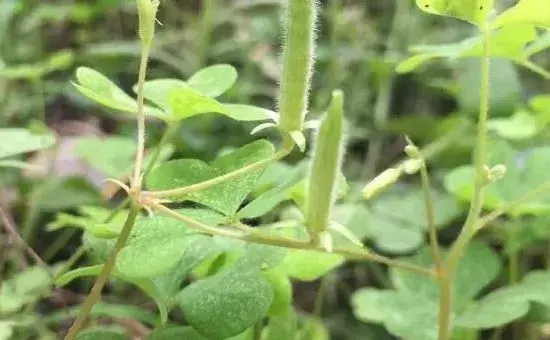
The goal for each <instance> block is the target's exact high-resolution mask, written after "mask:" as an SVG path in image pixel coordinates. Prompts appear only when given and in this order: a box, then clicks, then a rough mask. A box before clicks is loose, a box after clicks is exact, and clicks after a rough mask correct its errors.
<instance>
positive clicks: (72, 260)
mask: <svg viewBox="0 0 550 340" xmlns="http://www.w3.org/2000/svg"><path fill="white" fill-rule="evenodd" d="M84 254H86V247H85V246H84V245H81V246H80V247H78V249H77V250H76V251H75V252H74V253H73V254H72V255H71V257H69V259H68V260H67V262H66V263H65V264H64V265H63V268H61V270H59V272H58V273H57V275H56V276H57V277H59V276H61V275H63V274H65V273H66V272H67V271H69V269H71V267H72V266H73V265H74V264H75V263H76V261H78V260H79V259H80V258H81V257H82V256H84Z"/></svg>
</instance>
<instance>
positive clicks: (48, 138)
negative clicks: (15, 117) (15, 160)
mask: <svg viewBox="0 0 550 340" xmlns="http://www.w3.org/2000/svg"><path fill="white" fill-rule="evenodd" d="M0 141H1V142H0V159H2V158H6V157H10V156H15V155H19V154H24V153H27V152H31V151H37V150H42V149H47V148H49V147H51V146H53V145H54V144H55V136H54V135H53V134H35V133H32V132H31V131H29V130H26V129H18V128H5V129H0Z"/></svg>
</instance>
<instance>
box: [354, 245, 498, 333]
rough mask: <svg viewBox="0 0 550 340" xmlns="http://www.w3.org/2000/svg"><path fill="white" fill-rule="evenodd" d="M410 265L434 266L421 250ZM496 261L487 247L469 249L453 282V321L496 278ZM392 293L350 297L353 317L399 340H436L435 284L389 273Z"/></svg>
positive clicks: (371, 290) (369, 290)
mask: <svg viewBox="0 0 550 340" xmlns="http://www.w3.org/2000/svg"><path fill="white" fill-rule="evenodd" d="M410 261H411V262H413V263H415V264H417V265H421V266H423V267H431V266H433V258H432V255H431V252H430V250H429V248H427V247H426V248H423V249H422V250H421V251H420V252H419V253H418V254H417V255H415V256H413V257H411V258H410ZM499 271H500V260H499V257H498V256H497V255H496V254H495V253H494V252H493V251H492V250H491V249H490V248H488V247H487V246H485V245H483V244H481V243H472V244H470V246H468V248H467V250H466V253H465V254H464V257H463V258H462V260H461V262H460V263H459V266H458V268H457V272H456V274H455V276H454V278H453V285H452V286H453V291H452V294H453V301H454V302H455V303H454V304H453V311H452V313H453V314H452V317H453V319H454V318H456V317H457V316H459V315H460V314H461V313H462V312H463V311H464V310H465V308H466V307H467V306H469V305H470V303H471V302H472V300H473V299H474V297H475V296H476V295H477V294H479V293H480V291H482V290H483V289H484V288H485V287H486V286H487V285H488V284H489V283H491V282H492V281H493V280H494V279H495V278H496V277H497V276H498V274H499ZM391 277H392V281H393V283H394V286H395V290H378V289H374V288H366V289H360V290H358V291H357V292H356V293H355V294H354V295H353V297H352V304H353V310H354V314H355V316H356V317H357V318H359V319H360V320H363V321H366V322H374V323H379V324H383V325H384V326H385V327H386V329H387V330H388V331H389V332H390V333H392V334H393V335H395V336H397V337H399V338H406V339H410V340H436V339H437V325H438V322H437V317H438V315H437V314H438V313H437V311H438V298H439V292H438V289H439V287H438V285H437V282H436V281H434V280H432V279H431V278H429V277H426V276H424V275H421V274H418V273H413V272H407V271H405V270H402V269H394V268H392V269H391Z"/></svg>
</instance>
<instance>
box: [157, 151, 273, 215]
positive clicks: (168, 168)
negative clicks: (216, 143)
mask: <svg viewBox="0 0 550 340" xmlns="http://www.w3.org/2000/svg"><path fill="white" fill-rule="evenodd" d="M273 152H274V150H273V146H272V145H271V144H270V143H269V142H267V141H265V140H259V141H256V142H253V143H251V144H248V145H246V146H244V147H241V148H240V149H237V150H235V151H233V152H231V153H229V154H227V155H224V156H222V157H219V158H218V159H216V160H215V161H213V162H211V163H210V164H207V163H205V162H203V161H200V160H197V159H180V160H174V161H170V162H167V163H164V164H162V165H160V166H159V167H157V168H156V169H155V170H153V171H152V172H151V174H150V175H149V177H148V178H147V185H148V187H149V188H150V189H152V190H166V189H173V188H177V187H182V186H187V185H192V184H197V183H200V182H203V181H206V180H210V179H212V178H215V177H218V176H222V175H225V174H227V173H229V172H231V171H235V170H238V169H240V168H242V167H245V166H247V165H250V164H253V163H256V162H258V161H261V160H265V159H268V158H269V157H271V156H272V155H273ZM262 172H263V168H259V169H258V170H255V171H251V172H249V173H247V174H246V175H242V176H239V177H236V178H233V179H231V180H229V181H225V182H223V183H221V184H218V185H215V186H213V187H211V188H208V189H206V190H202V191H200V192H195V193H190V194H187V195H183V196H181V197H174V198H173V199H175V200H179V201H193V202H197V203H201V204H204V205H206V206H209V207H211V208H213V209H215V210H217V211H219V212H221V213H223V214H226V215H232V214H234V213H235V212H236V211H237V209H238V208H239V206H240V205H241V203H242V202H243V200H244V199H245V198H246V196H247V195H248V193H249V192H250V191H251V190H252V188H253V187H254V185H255V183H256V181H257V180H258V178H259V177H260V175H261V174H262Z"/></svg>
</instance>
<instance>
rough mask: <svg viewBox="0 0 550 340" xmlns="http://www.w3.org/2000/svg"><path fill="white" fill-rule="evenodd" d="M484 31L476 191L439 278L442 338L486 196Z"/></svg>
mask: <svg viewBox="0 0 550 340" xmlns="http://www.w3.org/2000/svg"><path fill="white" fill-rule="evenodd" d="M481 30H482V33H483V56H482V58H481V84H480V102H479V119H478V125H477V139H476V150H475V161H474V164H475V183H474V195H473V197H472V202H471V204H470V210H469V212H468V216H467V217H466V222H464V226H463V227H462V230H461V232H460V235H459V236H458V239H457V240H456V241H455V242H454V244H453V245H452V247H451V250H450V252H449V255H448V257H447V259H446V262H445V271H446V272H445V276H444V277H442V278H440V280H441V282H440V298H439V312H440V318H439V322H440V327H439V340H449V339H450V336H451V329H452V327H451V314H452V313H451V312H452V309H453V308H452V294H451V292H452V280H453V276H454V273H455V271H456V268H457V266H458V263H459V261H460V259H461V258H462V255H463V254H464V252H465V251H466V247H467V246H468V243H469V242H470V240H471V239H472V237H473V236H474V235H475V233H476V225H477V223H478V220H479V215H480V213H481V210H482V208H483V198H484V192H485V186H486V184H487V175H486V173H485V166H486V163H487V118H488V113H489V86H490V80H489V79H490V51H489V47H490V39H491V31H490V29H489V27H488V24H487V23H485V24H484V26H483V27H482V28H481Z"/></svg>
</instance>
